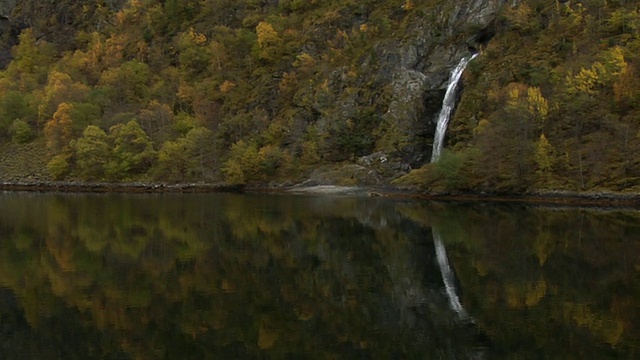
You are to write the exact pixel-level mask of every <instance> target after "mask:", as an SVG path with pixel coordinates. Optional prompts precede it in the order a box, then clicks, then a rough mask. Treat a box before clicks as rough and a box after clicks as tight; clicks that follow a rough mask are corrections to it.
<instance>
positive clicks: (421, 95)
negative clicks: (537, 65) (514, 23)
mask: <svg viewBox="0 0 640 360" xmlns="http://www.w3.org/2000/svg"><path fill="white" fill-rule="evenodd" d="M504 5H505V1H504V0H468V1H459V2H446V3H444V4H442V5H441V6H439V7H437V8H436V9H435V10H434V11H433V13H432V14H431V19H433V20H435V21H434V22H428V21H416V22H415V24H414V29H413V30H414V31H412V32H411V33H409V34H407V35H408V36H407V37H406V38H404V39H398V40H393V41H390V42H389V43H387V44H384V45H381V46H380V47H379V48H378V52H379V53H380V57H381V58H383V59H386V61H387V62H388V63H387V64H386V65H385V67H386V68H387V69H388V70H387V71H386V72H385V74H380V75H381V76H385V77H389V78H390V79H391V80H390V84H391V86H390V89H391V98H392V100H391V103H390V105H389V110H388V111H387V113H386V114H384V115H383V122H382V125H381V126H382V127H383V129H384V130H385V131H384V134H383V135H382V137H381V138H380V140H379V141H378V144H377V146H378V148H379V150H383V151H386V152H391V153H395V154H397V155H399V156H400V157H401V158H402V160H403V161H404V162H406V163H407V164H408V165H410V166H412V167H416V166H419V165H421V164H423V163H424V162H426V161H427V160H428V159H429V158H430V156H431V155H430V152H431V151H430V148H431V143H432V140H433V133H434V129H435V121H436V120H437V119H436V117H437V113H438V111H439V110H440V105H441V102H442V97H443V96H444V88H445V87H446V82H447V79H448V77H449V74H450V72H451V70H452V69H453V68H454V67H455V66H456V64H457V63H458V62H459V60H460V59H461V58H462V57H464V56H468V55H469V54H470V52H473V51H477V50H476V49H478V48H479V46H480V45H482V43H484V42H486V41H488V40H489V39H490V38H491V36H492V33H493V25H494V22H495V19H496V16H497V14H498V13H499V11H500V10H501V8H502V7H503V6H504Z"/></svg>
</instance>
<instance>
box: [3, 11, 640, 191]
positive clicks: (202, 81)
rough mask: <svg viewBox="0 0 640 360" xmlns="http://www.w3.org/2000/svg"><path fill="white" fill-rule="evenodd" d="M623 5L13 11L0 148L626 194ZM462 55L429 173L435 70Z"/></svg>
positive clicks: (163, 168) (101, 166)
mask: <svg viewBox="0 0 640 360" xmlns="http://www.w3.org/2000/svg"><path fill="white" fill-rule="evenodd" d="M636 6H637V4H635V3H634V4H632V3H630V2H625V3H621V2H611V3H600V2H596V1H591V2H587V1H583V2H578V3H572V2H556V1H549V0H547V1H542V0H541V1H531V0H530V1H518V2H512V1H508V2H507V1H500V0H464V1H444V2H443V1H432V0H425V1H415V0H386V1H381V0H367V1H355V0H354V1H298V0H282V1H268V0H262V1H259V0H240V1H221V0H216V1H214V0H203V1H200V0H199V1H196V0H190V1H175V0H170V1H154V0H147V1H135V0H131V1H124V0H121V1H98V2H96V1H92V2H89V1H80V2H68V1H60V2H54V3H47V4H43V3H41V2H37V1H25V2H20V3H16V5H15V6H14V7H13V8H12V10H11V12H10V13H9V20H8V21H9V22H10V24H11V26H12V27H11V28H12V29H14V30H15V29H18V30H19V31H20V32H19V33H20V35H19V37H17V38H16V37H13V38H12V37H11V36H9V35H10V34H9V35H7V36H6V39H7V40H6V42H5V44H9V45H10V44H11V43H12V41H13V42H15V43H16V44H18V45H17V46H15V47H14V48H13V51H12V54H13V60H12V61H11V62H10V63H9V64H8V65H7V67H6V69H5V70H4V71H2V72H1V73H0V139H1V140H0V141H2V142H5V143H9V142H13V143H29V142H31V141H33V139H42V142H43V143H46V153H47V154H48V155H47V156H46V159H44V161H46V162H47V163H48V165H47V168H48V172H49V175H50V176H51V177H52V178H55V179H65V178H68V177H74V178H82V179H86V180H91V181H95V180H100V181H103V180H106V181H131V180H141V179H142V180H151V181H193V180H205V181H225V182H229V183H265V182H271V181H276V182H284V181H303V180H304V179H308V178H309V177H311V179H312V180H313V181H316V182H323V183H350V184H353V183H356V184H357V183H389V182H390V181H393V180H394V179H397V178H398V177H401V176H403V175H405V174H407V173H408V172H410V171H412V169H413V170H414V171H412V172H411V173H410V174H409V175H407V176H405V177H402V178H401V179H399V180H396V183H401V184H412V185H416V184H418V185H421V186H424V187H427V188H432V189H444V190H463V191H498V192H522V191H532V190H539V189H565V190H592V189H604V190H616V191H620V190H633V189H635V187H636V186H637V183H636V181H637V173H638V171H639V170H637V169H636V168H637V167H638V166H640V162H639V161H636V160H634V158H633V156H632V155H633V154H634V149H635V147H636V146H640V138H638V136H637V134H638V131H639V130H640V129H636V127H637V126H636V123H637V122H636V121H635V120H633V119H635V117H636V116H635V112H636V110H635V108H636V104H635V97H636V90H635V88H636V87H635V86H634V81H635V80H634V79H636V78H637V76H636V74H635V70H634V61H635V59H636V55H635V54H636V53H637V52H635V51H634V50H635V47H634V46H635V43H636V36H637V31H638V20H637V10H636ZM94 14H95V15H94ZM12 39H13V40H12ZM7 46H8V45H7ZM474 52H480V56H479V57H478V58H477V59H476V60H474V61H473V62H472V63H471V64H470V66H469V68H468V69H467V72H466V73H465V76H464V79H463V83H464V87H463V89H462V91H461V101H460V103H459V106H458V110H457V112H456V115H455V118H454V119H453V122H452V124H451V126H450V129H449V132H448V136H447V142H446V148H447V149H448V150H447V151H445V153H444V155H443V157H442V158H441V160H440V161H439V162H438V163H437V164H428V162H429V159H430V155H431V145H432V142H433V133H434V128H435V119H436V116H437V113H438V111H439V110H440V107H441V102H442V97H443V95H444V88H445V86H446V82H447V78H448V76H449V73H450V71H451V69H452V68H453V67H455V65H456V64H457V63H458V61H459V60H460V59H461V58H462V57H465V56H469V55H470V54H471V53H474ZM637 163H638V164H637ZM422 166H424V167H423V168H422V169H420V170H415V169H419V168H420V167H422Z"/></svg>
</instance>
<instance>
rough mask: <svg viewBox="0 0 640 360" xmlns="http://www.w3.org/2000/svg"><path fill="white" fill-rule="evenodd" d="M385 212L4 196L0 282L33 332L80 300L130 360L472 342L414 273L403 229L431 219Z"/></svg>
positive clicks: (88, 317) (189, 199) (235, 202)
mask: <svg viewBox="0 0 640 360" xmlns="http://www.w3.org/2000/svg"><path fill="white" fill-rule="evenodd" d="M393 210H394V207H393V206H389V204H388V203H385V202H384V201H382V200H376V199H348V198H304V199H303V198H300V197H294V198H289V197H282V198H278V199H277V201H274V199H273V198H271V199H267V198H264V197H260V196H235V195H212V196H179V195H157V196H139V197H136V196H134V197H128V196H119V195H114V196H102V195H101V196H89V195H87V196H85V195H82V196H68V195H39V196H35V195H30V194H23V195H12V196H5V197H3V198H2V201H0V214H1V216H0V230H1V231H2V233H3V238H4V239H5V241H3V242H2V243H0V257H1V258H2V260H3V261H1V263H2V265H0V266H1V268H0V284H1V285H2V286H4V287H7V288H10V289H11V290H12V291H13V292H14V293H15V295H16V297H17V298H18V299H19V302H20V304H21V306H22V307H23V309H24V312H25V316H26V318H27V319H28V321H29V323H30V324H31V325H32V326H34V327H36V328H37V327H38V323H39V322H41V321H42V319H47V318H52V317H57V316H60V314H61V309H76V311H77V312H78V313H79V314H81V315H82V316H80V319H81V320H78V321H80V322H83V323H91V324H94V326H95V328H96V329H97V330H100V331H105V332H108V333H112V334H113V336H114V338H115V339H116V341H117V342H118V344H119V345H118V346H119V347H120V348H121V349H124V350H125V351H127V352H129V353H131V354H133V355H134V357H139V358H157V357H161V358H162V357H166V358H189V357H193V358H199V359H200V358H205V357H210V356H216V355H217V356H222V357H225V358H254V357H261V356H264V354H265V351H268V353H269V356H270V357H276V358H278V357H291V356H294V357H296V356H297V357H300V356H302V357H305V358H306V357H309V356H311V357H318V358H325V357H329V358H330V357H344V356H347V357H354V356H365V357H374V358H389V357H397V356H401V357H420V356H424V354H425V352H430V351H432V352H433V353H436V352H439V353H441V354H450V355H452V356H455V354H463V353H465V352H466V351H469V350H468V349H467V347H466V346H464V345H461V344H455V341H451V339H452V338H460V339H461V341H462V340H464V339H466V337H468V334H467V332H465V330H464V329H460V328H459V326H457V325H456V324H454V323H453V321H452V318H453V315H452V314H449V313H448V312H447V311H446V310H447V308H446V302H445V301H444V299H443V298H442V296H441V294H439V293H438V291H437V290H429V289H427V288H425V287H424V279H423V276H424V270H419V271H416V269H417V267H416V266H421V267H424V264H419V263H418V260H419V259H416V258H415V249H416V246H418V247H419V243H420V242H421V241H423V240H420V241H417V242H416V240H415V236H416V235H419V236H420V237H422V236H425V234H428V231H427V230H428V229H426V228H424V227H421V226H418V225H416V224H415V223H414V222H411V221H408V220H406V218H405V217H404V216H402V215H401V213H400V212H395V211H393ZM412 232H413V233H412ZM416 244H418V245H416ZM437 301H441V303H442V304H437ZM427 303H431V304H430V305H428V306H427V305H426V304H427ZM54 304H57V305H55V306H54ZM88 346H90V345H88Z"/></svg>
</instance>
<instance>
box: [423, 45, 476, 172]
mask: <svg viewBox="0 0 640 360" xmlns="http://www.w3.org/2000/svg"><path fill="white" fill-rule="evenodd" d="M476 56H478V54H473V55H472V56H471V57H468V58H462V60H460V63H458V66H456V68H455V69H453V71H452V72H451V76H450V77H449V83H448V84H447V91H446V92H445V93H444V99H443V100H442V109H440V115H438V124H437V126H436V134H435V136H434V138H433V151H432V152H431V162H432V163H434V162H436V161H438V159H439V158H440V155H441V154H442V145H443V143H444V135H445V133H446V132H447V125H449V118H450V117H451V112H452V111H453V108H454V106H455V105H456V89H457V88H458V83H459V82H460V78H461V77H462V73H463V72H464V69H466V67H467V65H469V62H471V60H473V59H475V58H476Z"/></svg>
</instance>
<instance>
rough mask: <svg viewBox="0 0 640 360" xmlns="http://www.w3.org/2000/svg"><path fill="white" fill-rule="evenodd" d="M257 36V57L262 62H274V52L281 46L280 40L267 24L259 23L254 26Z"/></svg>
mask: <svg viewBox="0 0 640 360" xmlns="http://www.w3.org/2000/svg"><path fill="white" fill-rule="evenodd" d="M256 34H257V35H258V47H259V48H260V52H259V57H260V58H261V59H264V60H274V59H275V56H274V55H275V52H276V50H277V49H278V48H280V47H281V45H282V44H283V41H282V39H281V38H280V36H278V33H277V32H276V31H275V30H274V28H273V26H272V25H271V24H269V23H268V22H265V21H261V22H260V23H258V25H257V26H256Z"/></svg>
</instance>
